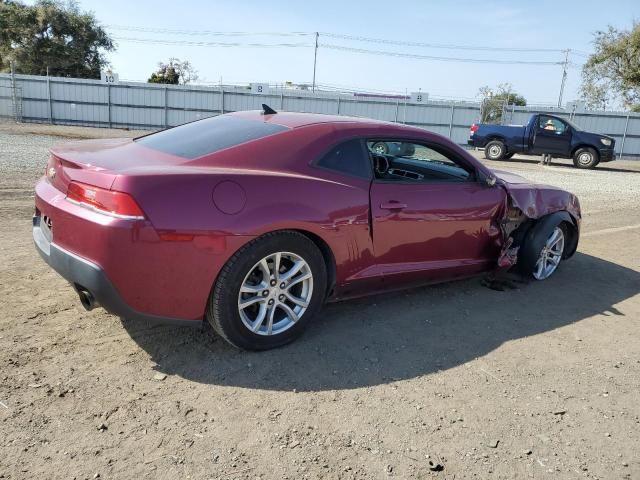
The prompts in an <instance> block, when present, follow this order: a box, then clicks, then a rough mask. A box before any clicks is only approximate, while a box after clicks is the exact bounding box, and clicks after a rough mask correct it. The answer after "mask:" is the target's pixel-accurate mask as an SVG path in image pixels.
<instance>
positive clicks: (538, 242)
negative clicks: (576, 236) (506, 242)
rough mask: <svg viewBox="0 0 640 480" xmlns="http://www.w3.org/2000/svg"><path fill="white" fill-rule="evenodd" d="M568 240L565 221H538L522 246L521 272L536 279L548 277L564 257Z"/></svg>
mask: <svg viewBox="0 0 640 480" xmlns="http://www.w3.org/2000/svg"><path fill="white" fill-rule="evenodd" d="M569 240H570V239H569V237H568V230H567V226H566V225H565V223H563V222H560V223H555V222H552V223H546V222H543V221H540V222H538V223H537V224H536V225H534V226H533V227H532V228H531V231H529V232H528V233H527V236H526V238H525V241H524V245H523V247H522V251H521V254H520V259H519V263H520V266H521V271H522V273H523V274H525V275H527V276H531V277H533V278H534V279H536V280H546V279H547V278H549V277H550V276H551V275H553V274H554V273H555V271H556V270H557V269H558V266H559V265H560V262H561V261H562V260H563V259H564V258H565V254H566V251H567V246H568V245H569Z"/></svg>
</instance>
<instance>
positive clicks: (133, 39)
mask: <svg viewBox="0 0 640 480" xmlns="http://www.w3.org/2000/svg"><path fill="white" fill-rule="evenodd" d="M113 39H114V40H116V41H121V42H134V43H148V44H160V45H185V46H196V47H257V48H270V47H290V48H291V47H293V48H299V47H314V44H310V43H256V42H249V43H241V42H203V41H190V40H168V39H156V38H137V37H113ZM317 45H318V47H322V48H327V49H330V50H341V51H347V52H352V53H360V54H367V55H382V56H388V57H399V58H412V59H416V60H436V61H443V62H459V63H491V64H500V65H562V64H563V62H559V61H556V62H549V61H529V60H499V59H495V58H461V57H444V56H435V55H420V54H415V53H403V52H390V51H386V50H369V49H364V48H355V47H345V46H342V45H334V44H330V43H318V44H317Z"/></svg>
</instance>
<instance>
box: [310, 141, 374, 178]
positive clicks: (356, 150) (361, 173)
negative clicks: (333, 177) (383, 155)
mask: <svg viewBox="0 0 640 480" xmlns="http://www.w3.org/2000/svg"><path fill="white" fill-rule="evenodd" d="M315 164H316V166H318V167H321V168H326V169H327V170H333V171H335V172H339V173H344V174H347V175H353V176H355V177H363V178H369V177H371V166H370V164H369V158H368V157H367V156H366V155H365V151H364V147H363V145H362V142H361V141H360V140H358V139H354V140H347V141H345V142H342V143H340V144H339V145H336V146H334V147H333V148H332V149H331V150H330V151H329V152H327V153H326V154H325V155H324V156H323V157H322V158H320V159H319V160H317V161H316V162H315Z"/></svg>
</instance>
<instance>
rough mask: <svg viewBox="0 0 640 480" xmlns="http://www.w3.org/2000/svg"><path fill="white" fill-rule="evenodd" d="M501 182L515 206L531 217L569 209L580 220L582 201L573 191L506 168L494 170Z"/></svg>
mask: <svg viewBox="0 0 640 480" xmlns="http://www.w3.org/2000/svg"><path fill="white" fill-rule="evenodd" d="M493 173H495V175H496V177H498V179H499V184H500V185H502V187H503V188H504V189H505V190H506V191H507V193H508V194H509V199H510V200H511V204H512V205H513V206H514V207H517V208H519V209H520V210H522V212H523V213H524V214H525V215H526V216H527V217H529V218H534V219H535V218H540V217H544V216H545V215H549V214H550V213H554V212H560V211H567V212H569V213H570V214H571V215H572V216H573V217H574V218H575V219H576V221H578V222H579V221H580V218H581V213H580V202H579V201H578V197H576V196H575V195H574V194H573V193H571V192H567V191H566V190H563V189H561V188H559V187H554V186H552V185H545V184H538V183H532V182H531V181H529V180H527V179H526V178H524V177H522V176H520V175H517V174H515V173H511V172H506V171H504V170H493Z"/></svg>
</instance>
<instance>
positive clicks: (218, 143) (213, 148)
mask: <svg viewBox="0 0 640 480" xmlns="http://www.w3.org/2000/svg"><path fill="white" fill-rule="evenodd" d="M285 130H289V129H288V128H287V127H283V126H282V125H275V124H272V123H266V122H259V121H256V120H247V119H244V118H234V117H227V116H219V117H210V118H205V119H203V120H198V121H195V122H191V123H186V124H184V125H180V126H177V127H173V128H170V129H168V130H162V131H161V132H157V133H152V134H151V135H146V136H144V137H140V138H137V139H136V140H135V141H136V142H137V143H139V144H140V145H144V146H145V147H148V148H152V149H154V150H158V151H161V152H164V153H169V154H171V155H176V156H178V157H183V158H198V157H202V156H203V155H208V154H211V153H214V152H217V151H218V150H223V149H225V148H229V147H233V146H235V145H240V144H242V143H246V142H250V141H252V140H258V139H260V138H263V137H267V136H269V135H274V134H276V133H280V132H283V131H285Z"/></svg>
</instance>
